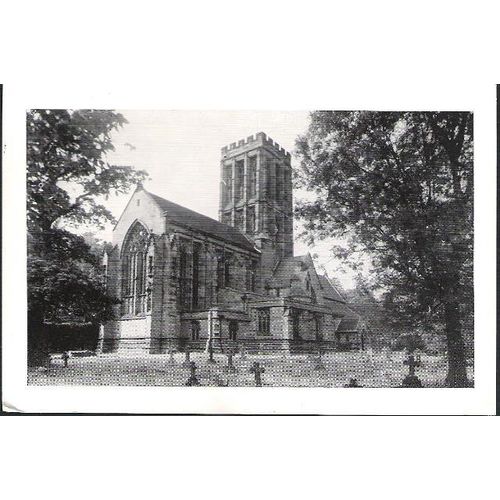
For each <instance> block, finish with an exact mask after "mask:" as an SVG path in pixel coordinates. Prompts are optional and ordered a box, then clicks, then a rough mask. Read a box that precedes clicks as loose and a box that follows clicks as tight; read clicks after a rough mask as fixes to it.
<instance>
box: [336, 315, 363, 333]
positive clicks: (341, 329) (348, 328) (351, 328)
mask: <svg viewBox="0 0 500 500" xmlns="http://www.w3.org/2000/svg"><path fill="white" fill-rule="evenodd" d="M360 320H361V318H359V317H358V318H342V319H341V320H340V323H339V326H338V328H337V330H336V331H337V332H338V333H348V332H357V331H358V326H359V322H360Z"/></svg>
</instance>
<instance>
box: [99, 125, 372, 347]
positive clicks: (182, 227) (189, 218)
mask: <svg viewBox="0 0 500 500" xmlns="http://www.w3.org/2000/svg"><path fill="white" fill-rule="evenodd" d="M290 160H291V158H290V153H288V152H286V151H285V150H284V149H283V148H282V147H280V145H279V144H277V143H275V142H274V141H273V140H272V139H271V138H269V137H267V136H266V135H265V134H264V133H262V132H260V133H258V134H256V136H250V137H248V138H247V139H246V140H240V141H239V142H238V143H233V144H231V145H230V146H226V147H224V148H222V158H221V164H220V179H221V180H220V202H219V221H216V220H214V219H211V218H210V217H207V216H205V215H202V214H199V213H197V212H194V211H192V210H190V209H188V208H185V207H182V206H180V205H177V204H176V203H172V202H171V201H168V200H166V199H164V198H161V197H159V196H157V195H155V194H153V193H150V192H148V191H147V190H146V189H144V188H143V187H142V186H140V185H139V186H138V187H137V189H136V190H135V192H134V193H133V195H132V197H131V199H130V200H129V202H128V205H127V206H126V208H125V210H124V212H123V213H122V215H121V217H120V219H119V221H118V223H117V224H116V226H115V228H114V232H113V245H114V248H113V250H112V252H111V253H110V254H109V255H106V256H105V270H106V280H107V287H108V290H109V292H110V293H111V294H112V295H114V296H116V297H118V298H119V299H121V303H120V304H119V305H117V306H115V308H116V310H115V320H114V321H110V322H108V323H106V324H105V325H103V326H102V327H101V332H100V349H101V350H102V351H103V352H112V351H116V350H120V351H122V350H128V349H135V348H142V349H147V351H149V352H151V353H159V352H165V350H166V349H167V348H168V347H169V346H176V347H181V346H186V345H189V346H190V347H191V348H193V349H196V348H204V346H205V344H206V342H207V339H208V338H209V336H210V338H212V339H213V341H214V342H215V344H214V345H215V346H217V345H220V347H221V348H222V349H224V348H225V347H227V346H228V345H231V344H234V345H235V346H236V345H239V344H241V343H243V344H246V345H248V346H252V345H259V346H260V348H262V345H263V344H264V345H266V346H267V347H268V348H269V349H272V348H277V349H278V348H279V349H283V348H285V349H289V350H290V351H292V352H296V351H302V350H306V349H308V347H311V346H316V348H317V344H318V342H323V343H325V345H330V346H340V347H353V346H355V347H361V344H362V343H363V321H362V319H361V318H360V317H359V315H357V314H356V313H355V312H354V311H352V310H351V309H350V308H349V307H348V306H347V304H346V303H345V300H344V299H343V297H342V296H341V294H340V293H339V292H338V291H337V290H336V288H335V287H334V286H333V285H332V283H331V282H330V280H329V279H328V277H327V276H323V275H321V274H319V273H318V272H317V270H316V269H315V266H314V263H313V260H312V258H311V256H310V255H301V256H294V251H293V244H294V239H293V211H292V210H293V206H292V205H293V202H292V198H293V193H292V169H291V164H290ZM342 325H345V328H343V327H342Z"/></svg>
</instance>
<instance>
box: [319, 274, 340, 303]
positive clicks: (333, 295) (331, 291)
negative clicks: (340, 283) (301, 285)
mask: <svg viewBox="0 0 500 500" xmlns="http://www.w3.org/2000/svg"><path fill="white" fill-rule="evenodd" d="M318 278H319V283H320V285H321V289H322V290H323V297H325V298H326V299H331V300H337V301H339V302H345V299H344V297H342V295H340V293H339V292H338V291H337V289H336V288H335V287H334V286H333V285H332V284H331V283H330V280H329V279H328V277H327V276H323V275H321V274H318Z"/></svg>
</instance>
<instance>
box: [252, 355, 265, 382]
mask: <svg viewBox="0 0 500 500" xmlns="http://www.w3.org/2000/svg"><path fill="white" fill-rule="evenodd" d="M265 371H266V370H265V368H263V367H261V366H260V363H259V362H258V361H255V362H254V364H253V365H252V367H251V368H250V372H251V373H253V374H254V376H255V387H262V378H261V375H262V374H263V373H264V372H265Z"/></svg>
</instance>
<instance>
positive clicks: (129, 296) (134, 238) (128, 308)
mask: <svg viewBox="0 0 500 500" xmlns="http://www.w3.org/2000/svg"><path fill="white" fill-rule="evenodd" d="M153 259H154V249H153V245H149V234H148V231H147V229H146V228H145V227H144V226H143V225H142V224H140V223H139V222H136V223H134V225H133V226H132V227H131V229H130V230H129V233H128V235H127V237H126V241H125V243H124V246H123V251H122V266H123V272H122V278H123V279H122V299H123V314H126V315H129V316H135V315H141V314H145V313H146V312H149V311H150V310H151V286H152V279H153Z"/></svg>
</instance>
